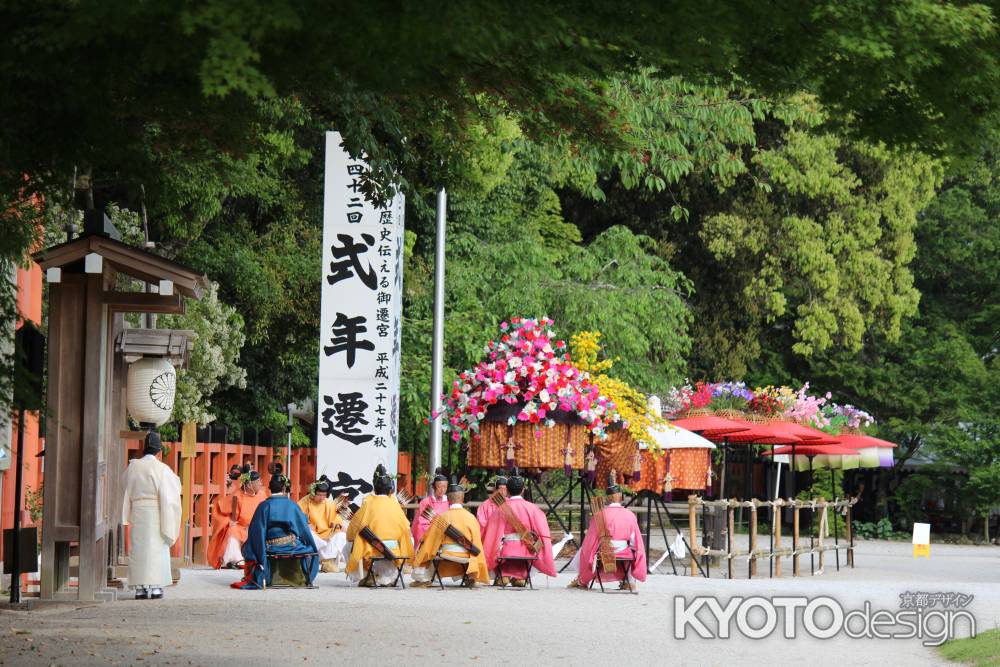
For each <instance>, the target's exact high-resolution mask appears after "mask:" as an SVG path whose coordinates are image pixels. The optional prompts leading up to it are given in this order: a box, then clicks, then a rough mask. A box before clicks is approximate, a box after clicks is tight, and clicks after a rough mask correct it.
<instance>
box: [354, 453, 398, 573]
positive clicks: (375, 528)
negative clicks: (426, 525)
mask: <svg viewBox="0 0 1000 667" xmlns="http://www.w3.org/2000/svg"><path fill="white" fill-rule="evenodd" d="M372 487H373V490H374V493H372V494H369V495H367V496H365V499H364V502H362V503H361V507H360V508H358V511H357V513H355V515H354V516H353V517H352V518H351V523H350V524H349V525H348V527H347V543H348V546H349V547H350V553H351V557H350V559H349V560H348V561H347V577H348V579H350V580H351V581H358V582H359V584H358V585H359V586H369V587H370V586H373V585H375V583H376V582H375V581H372V580H371V579H369V578H368V577H367V576H365V572H367V571H368V566H369V565H370V564H371V561H372V557H373V556H378V555H379V554H378V552H377V551H376V550H375V547H373V546H372V545H371V544H369V543H368V542H366V541H365V540H364V538H362V537H361V536H360V535H359V533H360V532H361V531H362V529H364V528H365V527H368V528H370V529H371V531H372V532H373V533H375V536H376V537H378V538H379V539H380V540H382V542H384V543H385V545H386V546H387V547H388V548H389V549H390V550H391V551H392V552H393V553H394V554H396V555H397V556H405V557H407V558H413V536H412V535H410V522H409V521H407V520H406V513H405V512H403V508H402V507H400V505H399V501H398V500H396V496H394V495H393V494H392V478H391V477H389V475H388V474H387V473H386V470H385V467H383V466H382V465H381V464H379V466H378V467H377V468H375V477H374V479H373V480H372ZM373 572H374V574H375V577H376V579H377V581H378V584H379V585H389V584H391V583H393V582H394V581H395V579H396V566H395V565H393V564H391V563H390V562H388V561H379V562H376V563H375V567H374V570H373Z"/></svg>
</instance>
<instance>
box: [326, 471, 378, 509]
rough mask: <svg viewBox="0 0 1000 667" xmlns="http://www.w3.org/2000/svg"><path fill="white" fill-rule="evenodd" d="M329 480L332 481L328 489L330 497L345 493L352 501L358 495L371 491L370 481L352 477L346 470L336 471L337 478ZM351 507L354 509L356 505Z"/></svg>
mask: <svg viewBox="0 0 1000 667" xmlns="http://www.w3.org/2000/svg"><path fill="white" fill-rule="evenodd" d="M330 481H331V482H333V488H332V489H331V490H330V497H331V498H336V497H337V496H339V495H341V494H343V493H346V494H347V500H348V501H349V502H353V501H354V499H355V498H357V497H358V496H360V495H362V494H365V493H371V492H372V485H371V482H369V481H368V480H366V479H364V478H362V477H359V478H358V479H354V478H353V477H351V476H350V475H348V474H347V473H346V472H338V473H337V479H334V480H330ZM353 509H354V510H355V511H356V510H357V507H354V508H353Z"/></svg>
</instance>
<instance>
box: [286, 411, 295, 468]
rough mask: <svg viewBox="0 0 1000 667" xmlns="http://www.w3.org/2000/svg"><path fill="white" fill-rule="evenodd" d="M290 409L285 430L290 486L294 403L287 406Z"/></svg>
mask: <svg viewBox="0 0 1000 667" xmlns="http://www.w3.org/2000/svg"><path fill="white" fill-rule="evenodd" d="M285 407H286V408H287V409H288V426H287V427H286V429H285V432H286V436H287V438H288V456H287V457H286V458H285V468H286V470H287V472H288V485H289V486H291V485H292V410H294V409H295V404H294V403H289V404H288V405H286V406H285Z"/></svg>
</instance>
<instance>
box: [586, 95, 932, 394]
mask: <svg viewBox="0 0 1000 667" xmlns="http://www.w3.org/2000/svg"><path fill="white" fill-rule="evenodd" d="M680 90H681V91H682V95H683V97H682V99H681V100H679V101H676V102H674V103H672V104H671V105H670V106H671V107H672V108H686V107H691V108H694V109H695V110H701V111H702V112H701V113H698V114H695V116H693V117H694V118H697V119H698V120H697V123H696V124H695V125H694V126H693V127H692V126H690V125H689V126H687V127H686V128H685V130H684V131H683V132H682V131H680V130H678V129H677V126H676V124H675V123H673V122H670V121H665V120H664V117H663V116H653V117H652V118H646V119H645V121H644V124H643V125H642V126H641V128H640V129H637V130H636V133H637V134H639V135H641V136H642V137H643V138H644V139H643V142H644V144H645V145H646V146H648V147H649V148H646V149H642V150H640V155H641V154H643V151H646V152H648V153H649V154H650V156H651V157H650V158H649V159H648V160H644V159H643V158H640V159H639V160H638V161H639V162H641V163H643V166H644V167H646V168H647V169H649V170H654V169H656V168H655V167H653V166H652V165H654V164H656V163H657V162H661V163H662V162H666V163H667V164H672V165H674V166H675V167H676V166H677V165H683V167H682V168H681V169H680V170H679V171H674V172H672V176H670V177H669V178H664V179H663V183H664V187H663V188H661V187H659V185H656V184H653V185H652V186H648V185H645V184H646V183H647V180H648V179H649V178H655V176H654V173H652V171H651V172H649V173H647V174H646V175H645V176H643V177H640V178H637V177H636V176H634V175H633V176H628V174H629V173H631V170H632V169H634V167H633V166H629V165H628V164H627V163H624V162H621V161H620V160H617V161H614V162H613V164H615V169H614V170H613V171H611V172H610V173H611V174H613V175H614V176H615V177H616V178H613V179H610V180H609V179H605V180H604V181H602V182H603V183H604V184H605V188H606V189H607V191H608V201H609V203H610V206H604V205H596V206H595V205H594V204H593V203H592V202H591V201H587V200H582V199H577V200H576V201H573V202H572V203H571V204H570V211H571V215H573V216H574V218H575V219H577V220H580V221H581V223H582V224H583V226H584V228H585V230H591V229H594V230H597V229H602V228H604V227H605V226H607V225H608V224H612V223H613V222H618V221H620V222H622V223H624V224H626V225H628V226H629V227H630V228H632V229H634V230H635V231H639V232H643V233H646V234H649V235H651V236H653V237H654V238H657V239H659V240H660V241H661V242H662V243H663V245H664V246H665V252H666V253H667V254H666V255H665V256H667V257H669V260H670V262H671V264H672V265H673V266H674V267H675V268H677V269H678V270H680V271H681V272H682V273H684V274H685V275H686V276H687V277H688V278H690V279H691V280H692V282H693V283H694V292H695V298H694V299H693V304H692V305H693V309H694V314H695V316H694V324H693V330H692V333H693V335H694V338H695V339H696V340H697V341H698V345H697V346H696V347H695V350H694V355H693V358H692V360H691V362H692V363H691V366H692V370H693V372H694V373H695V375H698V376H701V375H709V376H712V377H742V376H743V375H744V374H745V373H746V372H747V369H748V367H749V365H750V364H751V363H753V362H756V361H757V360H758V359H759V358H760V357H761V355H762V353H763V351H764V349H765V347H766V344H767V341H768V340H770V339H774V338H779V339H780V340H781V341H782V343H783V344H787V345H788V346H789V348H790V349H791V350H792V351H793V352H794V353H795V354H798V355H802V356H810V355H813V354H815V353H817V352H822V351H826V350H831V349H845V348H846V349H858V348H859V346H860V345H861V343H862V340H863V338H864V336H866V335H869V334H872V333H876V332H879V333H884V334H885V335H886V337H887V338H889V339H895V338H897V337H898V335H899V331H900V326H901V322H902V321H903V319H904V318H905V317H907V316H910V315H912V314H913V313H914V312H915V309H916V303H917V300H918V293H917V291H916V290H915V289H914V288H913V276H912V274H911V272H910V270H909V269H908V265H909V263H910V262H911V260H912V258H913V253H914V251H915V244H914V239H913V228H914V226H915V224H916V219H917V213H918V211H919V210H920V209H921V208H922V207H923V206H925V205H926V204H927V202H928V201H929V200H930V198H931V197H932V196H933V192H934V185H935V183H936V182H937V181H938V179H939V174H938V171H939V170H938V168H937V167H936V166H935V163H934V162H932V161H931V160H929V159H927V158H925V157H921V156H920V155H919V154H915V153H908V152H902V151H897V150H890V149H888V148H886V147H884V146H878V145H872V144H869V143H866V142H864V141H860V140H851V139H846V138H843V137H842V136H840V135H838V134H834V133H833V132H832V131H831V130H830V129H829V126H828V124H827V120H828V115H827V113H826V112H825V111H824V110H823V108H822V107H821V106H820V105H819V104H818V103H817V102H816V100H815V99H814V98H812V97H810V96H807V95H795V96H792V97H789V98H786V99H782V100H771V101H761V100H756V99H755V98H754V97H753V96H752V95H748V94H746V93H740V92H739V91H737V90H730V91H728V92H727V93H726V94H725V95H722V96H721V98H720V93H719V91H717V90H713V89H704V88H697V87H691V86H685V87H683V88H681V89H680ZM651 91H652V94H653V96H654V97H660V96H662V95H663V91H662V89H661V90H657V88H656V87H654V88H653V89H651ZM706 107H707V108H708V109H709V110H710V113H708V112H704V109H705V108H706ZM640 108H641V105H640ZM640 121H641V119H640ZM692 122H693V121H692ZM681 139H688V140H693V141H696V142H697V145H699V146H703V145H705V144H706V143H707V144H713V145H717V146H718V150H715V151H708V152H706V150H704V149H703V148H697V149H695V148H685V149H684V151H681V152H678V151H676V150H675V154H683V155H700V156H701V158H700V159H689V158H683V159H677V160H672V159H669V158H667V159H665V160H657V159H655V158H653V157H652V155H655V154H657V153H658V152H660V151H661V150H662V146H663V145H668V144H676V143H677V142H678V141H680V140H681ZM682 146H683V144H682ZM638 183H642V184H644V187H638V188H637V187H635V186H636V185H637V184H638ZM679 209H682V212H681V214H680V215H678V213H677V212H678V210H679ZM684 218H686V220H685V219H684ZM672 220H673V222H671V221H672ZM787 379H788V378H787V377H784V376H779V377H777V378H773V379H771V378H769V381H772V382H774V381H777V382H778V383H782V382H784V381H786V380H787Z"/></svg>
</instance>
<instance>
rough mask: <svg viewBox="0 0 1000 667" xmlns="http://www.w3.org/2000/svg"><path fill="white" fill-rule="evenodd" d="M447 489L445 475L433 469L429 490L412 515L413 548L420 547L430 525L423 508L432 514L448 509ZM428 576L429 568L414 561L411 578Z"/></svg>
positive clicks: (428, 579)
mask: <svg viewBox="0 0 1000 667" xmlns="http://www.w3.org/2000/svg"><path fill="white" fill-rule="evenodd" d="M447 491H448V478H447V477H445V475H444V471H443V470H441V468H437V469H436V470H435V471H434V478H433V479H432V480H431V492H430V493H428V494H427V497H426V498H424V499H423V500H421V501H420V504H419V505H418V506H417V511H416V513H415V514H414V515H413V524H412V525H411V526H410V532H411V534H412V535H413V548H414V549H417V550H419V549H420V543H421V542H422V541H423V539H424V533H426V532H427V529H428V528H430V525H431V522H430V520H429V519H428V518H427V517H426V516H425V514H426V512H425V510H426V509H427V508H428V507H429V508H431V510H432V512H433V513H434V514H444V513H445V512H447V511H448V498H446V497H445V494H446V493H447ZM428 567H429V566H428ZM430 578H431V572H430V570H426V571H425V570H424V569H423V566H418V565H417V564H416V563H414V564H413V579H414V580H415V581H430Z"/></svg>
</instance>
